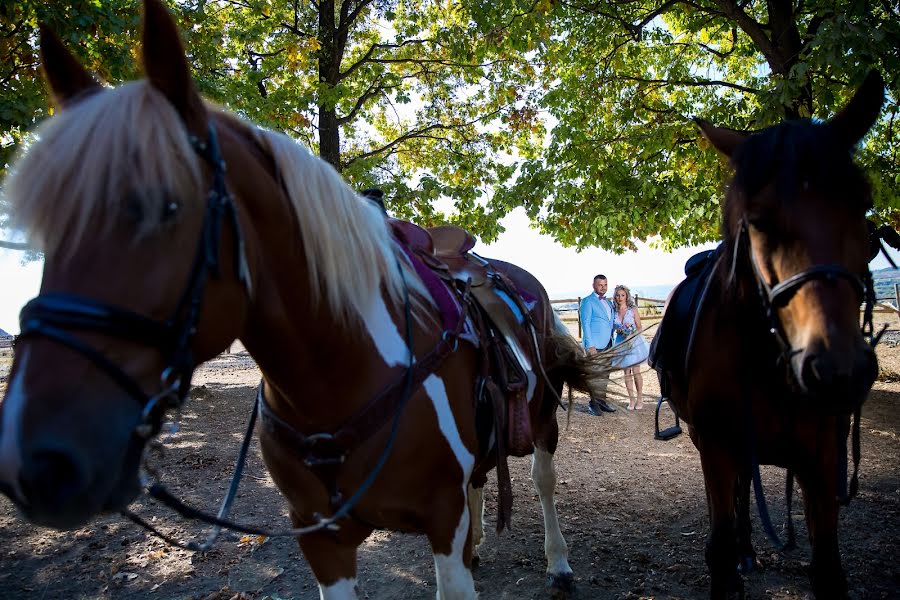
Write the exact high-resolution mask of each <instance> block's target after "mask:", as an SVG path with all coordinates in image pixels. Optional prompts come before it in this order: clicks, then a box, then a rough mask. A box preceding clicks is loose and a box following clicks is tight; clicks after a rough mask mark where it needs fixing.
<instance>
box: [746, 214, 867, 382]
mask: <svg viewBox="0 0 900 600" xmlns="http://www.w3.org/2000/svg"><path fill="white" fill-rule="evenodd" d="M741 256H743V258H744V260H746V262H748V263H749V264H750V267H751V271H752V273H753V280H754V284H755V286H756V290H757V293H758V295H759V299H760V303H761V304H762V308H763V311H764V313H765V318H766V321H767V325H768V328H769V333H771V334H772V336H773V337H774V338H775V341H776V342H777V344H778V348H779V362H780V363H781V364H783V365H785V366H789V365H790V361H791V359H792V358H793V357H794V356H795V355H797V354H799V353H800V352H802V350H799V349H795V348H794V347H793V346H792V345H791V342H790V340H789V339H788V337H787V333H786V332H785V329H784V324H783V323H782V321H781V317H779V316H778V310H779V309H781V308H784V307H785V306H787V304H788V302H790V301H791V298H793V297H794V295H795V294H796V293H797V291H798V290H799V289H800V288H801V287H803V286H804V285H805V284H807V283H809V282H811V281H839V280H844V281H847V282H848V283H850V286H851V287H852V288H853V290H854V291H855V292H856V294H857V298H858V300H859V301H860V303H864V304H865V308H864V310H863V324H862V334H863V337H864V338H866V339H867V340H868V343H869V345H870V346H871V347H873V348H874V347H875V345H876V344H877V343H878V340H879V339H881V332H879V333H878V334H875V333H874V332H873V324H872V312H873V308H874V306H875V283H874V281H873V279H872V273H871V272H870V271H869V270H868V268H867V269H866V272H865V273H864V274H863V275H858V274H856V273H853V272H852V271H850V270H848V269H847V268H845V267H843V266H841V265H837V264H821V265H813V266H811V267H809V268H808V269H804V270H802V271H799V272H797V273H795V274H793V275H791V276H790V277H788V278H787V279H784V280H783V281H779V282H777V283H775V284H770V283H769V282H768V281H766V277H765V275H763V273H762V270H761V269H760V268H759V264H758V263H757V261H756V259H755V258H754V257H753V248H752V246H751V243H750V228H749V225H748V223H747V217H746V216H744V217H742V218H741V221H740V229H739V232H738V236H737V240H736V243H735V245H734V254H733V257H732V270H731V272H732V279H733V277H734V273H735V269H736V268H737V267H736V265H737V262H738V260H739V258H740V257H741ZM882 331H883V330H882Z"/></svg>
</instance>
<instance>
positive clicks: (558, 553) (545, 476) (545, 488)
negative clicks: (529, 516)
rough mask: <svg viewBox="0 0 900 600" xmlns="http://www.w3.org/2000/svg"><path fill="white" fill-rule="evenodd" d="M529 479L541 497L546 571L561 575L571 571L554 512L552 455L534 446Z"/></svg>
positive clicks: (567, 549) (557, 519) (554, 473)
mask: <svg viewBox="0 0 900 600" xmlns="http://www.w3.org/2000/svg"><path fill="white" fill-rule="evenodd" d="M531 479H532V480H533V481H534V487H535V489H536V490H537V493H538V497H539V498H540V499H541V510H542V511H543V512H544V554H546V556H547V573H549V574H551V575H562V574H564V573H571V572H572V567H570V566H569V548H568V547H567V546H566V540H565V538H563V535H562V531H560V529H559V516H558V515H557V514H556V502H555V501H554V499H553V494H554V492H555V490H556V471H555V470H554V468H553V455H552V454H550V453H549V452H547V451H546V450H543V449H541V448H537V447H535V449H534V455H533V456H532V458H531Z"/></svg>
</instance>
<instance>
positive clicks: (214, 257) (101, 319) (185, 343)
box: [19, 123, 470, 551]
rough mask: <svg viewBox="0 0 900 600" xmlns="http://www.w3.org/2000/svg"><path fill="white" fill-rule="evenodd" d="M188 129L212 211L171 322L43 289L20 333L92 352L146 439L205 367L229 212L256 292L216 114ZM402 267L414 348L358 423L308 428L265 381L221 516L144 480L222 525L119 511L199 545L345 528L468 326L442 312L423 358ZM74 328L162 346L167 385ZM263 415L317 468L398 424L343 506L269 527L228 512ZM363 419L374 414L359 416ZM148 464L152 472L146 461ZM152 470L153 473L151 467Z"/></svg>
mask: <svg viewBox="0 0 900 600" xmlns="http://www.w3.org/2000/svg"><path fill="white" fill-rule="evenodd" d="M189 138H190V142H191V145H192V147H193V148H194V150H195V151H196V152H197V153H198V154H199V155H200V156H201V157H202V158H203V159H204V160H205V161H206V162H207V163H208V164H209V166H210V168H211V169H212V173H213V179H212V184H211V186H210V189H209V192H208V194H207V199H206V211H205V214H204V218H203V225H202V231H201V236H200V241H199V244H198V247H197V252H196V254H195V257H194V262H193V266H192V268H191V274H190V277H189V279H188V284H187V286H186V288H185V290H184V292H183V293H182V296H181V299H180V301H179V302H178V305H177V307H176V309H175V311H174V312H173V314H172V316H171V317H170V318H169V319H167V320H165V321H157V320H154V319H151V318H148V317H146V316H144V315H140V314H138V313H135V312H133V311H130V310H127V309H123V308H120V307H117V306H113V305H111V304H108V303H105V302H100V301H98V300H95V299H93V298H88V297H84V296H78V295H74V294H60V293H47V294H40V295H38V296H37V297H35V298H34V299H32V300H31V301H30V302H29V303H28V304H26V305H25V307H24V308H23V309H22V312H21V314H20V317H19V318H20V323H21V334H20V338H21V337H31V338H33V337H38V336H41V337H44V338H48V339H50V340H51V341H54V342H57V343H59V344H61V345H63V346H66V347H67V348H70V349H71V350H73V351H75V352H76V353H78V354H80V355H82V356H84V357H85V358H87V359H88V360H90V361H91V362H92V363H93V364H94V365H95V366H97V367H98V368H100V369H101V370H102V371H103V372H105V373H106V374H107V375H108V376H109V377H110V378H111V379H112V380H113V381H114V382H115V383H116V384H118V385H119V386H120V387H121V388H122V389H123V390H124V391H125V392H126V393H127V394H128V395H129V396H131V397H132V398H133V399H134V400H135V401H136V402H138V404H139V405H140V406H141V409H142V413H141V419H140V421H139V422H138V424H137V425H136V426H135V428H134V430H133V438H134V439H135V440H136V441H139V442H146V441H148V440H149V439H150V438H152V437H153V436H155V435H156V434H157V433H159V432H160V430H161V429H162V426H163V419H164V418H165V415H166V413H167V411H168V410H169V409H179V408H180V407H181V405H182V404H183V403H184V401H185V398H186V397H187V394H188V392H189V390H190V382H191V376H192V374H193V372H194V369H195V368H196V367H197V362H196V360H195V358H194V356H193V353H192V351H191V342H192V340H193V338H194V336H195V335H196V333H197V327H198V324H199V319H200V309H201V304H202V300H203V294H204V291H205V288H206V283H207V282H208V281H209V278H210V276H212V277H219V276H221V269H220V264H219V254H220V243H221V236H222V227H223V221H224V220H225V219H228V221H229V223H230V225H231V227H232V233H233V236H234V249H235V258H234V261H235V268H236V271H237V277H238V279H239V281H241V282H242V283H243V284H244V287H245V290H246V292H247V294H248V296H249V295H251V294H252V286H251V280H250V273H249V269H248V266H247V261H246V256H245V249H244V243H243V235H242V233H241V228H240V223H239V220H238V216H237V209H236V206H235V204H234V201H233V199H232V197H231V196H230V195H229V193H228V191H227V189H226V187H225V163H224V161H223V159H222V156H221V151H220V149H219V144H218V140H217V136H216V131H215V128H214V127H213V125H212V123H210V124H209V128H208V133H207V139H206V140H205V141H201V140H199V139H197V138H196V137H194V136H189ZM397 269H398V270H399V272H400V275H401V277H403V278H404V286H403V289H404V302H403V307H404V313H405V314H404V316H405V323H406V336H405V339H406V345H407V348H408V351H409V360H408V363H407V364H406V365H405V368H404V371H403V373H402V375H400V376H399V377H398V378H396V379H395V380H394V381H393V382H392V383H391V384H389V385H388V386H387V387H386V388H385V389H383V390H382V391H381V393H380V394H378V395H376V396H375V397H374V398H373V399H372V400H371V401H370V403H369V404H368V405H367V406H366V407H365V408H364V409H363V410H362V411H361V412H360V413H358V414H357V415H355V417H354V418H353V419H351V421H350V423H348V424H345V426H344V427H343V428H342V429H341V430H340V431H339V432H338V433H336V434H330V433H320V434H314V435H304V434H302V433H300V432H299V431H297V430H295V429H293V428H292V427H291V426H290V425H289V424H287V423H285V422H282V423H280V424H279V423H278V421H279V419H278V417H277V415H275V414H274V412H273V411H272V409H271V407H269V406H268V404H267V402H266V399H265V394H264V384H263V383H261V384H260V386H259V389H258V392H257V395H256V401H255V403H254V407H253V411H252V413H251V417H250V419H249V420H248V423H247V428H246V432H245V434H244V439H243V442H242V444H241V448H240V451H239V453H238V458H237V462H236V465H235V468H234V473H233V475H232V478H231V484H230V487H229V490H228V493H227V494H226V496H225V498H224V499H223V501H222V505H221V508H220V510H219V511H218V514H217V515H210V514H207V513H205V512H203V511H201V510H198V509H195V508H193V507H190V506H188V505H186V504H185V503H183V502H182V501H181V500H179V499H178V498H176V497H175V496H173V495H172V494H171V493H170V492H169V491H168V490H167V489H166V488H165V487H164V486H162V485H161V484H160V483H158V482H150V484H149V485H147V486H146V489H145V491H146V493H147V494H148V495H149V496H151V497H152V498H155V499H156V500H159V501H160V502H162V503H163V504H166V505H167V506H169V508H172V509H173V510H175V511H176V512H177V513H179V514H181V515H182V516H184V517H186V518H189V519H194V520H198V521H201V522H204V523H208V524H211V525H214V529H213V530H212V532H211V533H210V534H209V536H208V538H207V539H206V541H205V542H203V543H197V542H182V541H179V540H177V539H175V538H173V537H171V536H169V535H167V534H164V533H162V532H161V531H159V530H158V529H157V528H156V527H154V526H153V525H151V524H150V523H148V522H147V521H145V520H144V519H143V518H141V517H140V516H138V515H136V514H135V513H133V512H131V511H129V510H127V509H123V510H120V511H119V512H120V514H121V515H122V516H124V517H126V518H127V519H129V520H131V521H132V522H134V523H136V524H137V525H139V526H141V527H143V528H145V529H147V530H149V531H150V532H151V533H153V534H154V535H156V536H158V537H160V538H162V539H163V540H165V541H166V542H168V543H169V544H172V545H174V546H177V547H180V548H184V549H188V550H197V551H206V550H209V549H210V548H211V547H212V545H213V543H214V542H215V541H216V538H217V537H218V535H219V533H220V532H221V530H222V529H223V528H226V529H231V530H234V531H239V532H244V533H250V534H255V535H264V536H267V537H298V536H302V535H306V534H309V533H314V532H318V531H332V530H335V529H337V527H338V526H337V525H336V523H337V522H338V521H340V520H341V519H343V518H346V517H347V516H348V515H350V514H351V511H352V509H353V508H354V506H355V505H356V504H357V503H358V501H359V500H360V498H361V497H362V496H363V495H364V494H365V493H366V492H367V490H368V489H369V488H370V487H371V485H372V484H373V482H374V480H375V478H376V477H377V476H378V474H379V472H380V471H381V469H382V467H383V466H384V465H385V463H386V461H387V458H388V456H390V454H391V450H392V448H393V445H394V441H395V440H396V438H397V435H398V432H399V424H400V420H401V417H402V415H403V414H404V408H405V406H406V404H407V403H408V401H409V400H410V398H411V397H412V395H413V393H414V392H415V390H416V389H417V388H418V387H419V386H420V385H421V383H422V381H423V380H424V379H425V378H426V377H427V376H428V375H429V374H430V373H432V372H434V371H435V370H437V369H438V368H439V367H440V365H441V364H442V363H443V361H444V359H445V358H446V357H447V356H449V355H450V354H451V353H452V352H454V351H455V350H456V348H457V345H458V341H459V337H460V335H461V333H462V329H463V327H464V325H465V323H466V321H467V313H466V312H465V310H464V309H462V308H461V309H460V310H459V314H458V315H457V318H456V319H455V321H454V320H452V319H450V318H449V317H448V316H447V315H444V321H445V322H444V323H443V324H444V326H445V327H444V331H443V334H442V335H441V338H440V340H439V341H438V342H437V344H435V346H434V347H433V348H432V350H431V351H430V352H429V353H428V354H426V355H425V356H424V357H422V358H420V359H419V360H416V359H415V358H414V356H413V354H412V349H413V347H414V345H413V333H412V332H413V326H412V323H413V319H412V314H411V310H412V304H411V301H410V298H409V287H408V286H407V285H406V283H405V277H404V275H403V269H402V268H401V265H400V261H399V259H397ZM460 293H461V299H460V306H461V307H464V306H466V305H467V304H468V301H469V300H468V299H469V293H470V289H469V284H468V283H467V284H466V285H465V289H464V290H462V291H461V292H460ZM72 330H76V331H90V332H94V333H100V334H102V335H106V336H110V337H115V338H120V339H126V340H128V341H132V342H140V343H143V344H145V345H147V346H150V347H152V348H156V349H157V350H159V351H160V353H161V354H162V355H163V356H164V357H165V360H166V366H165V367H164V368H163V370H162V372H161V373H160V391H159V392H157V393H156V394H154V395H152V396H151V395H148V394H147V393H146V392H145V391H144V390H143V388H142V387H141V385H140V384H139V383H138V382H137V381H136V380H135V379H134V378H133V377H131V376H130V375H128V374H127V373H126V372H125V371H124V370H123V369H122V368H121V367H119V366H118V365H117V364H115V363H114V362H113V361H111V360H110V359H109V358H108V357H107V356H105V355H104V354H103V353H102V352H101V351H99V350H97V349H96V348H94V347H92V346H91V345H89V344H88V343H86V342H84V341H82V340H81V339H80V338H79V337H78V336H76V335H74V334H73V333H71V331H72ZM257 416H262V417H264V420H267V421H268V422H269V426H270V427H272V426H274V427H276V428H280V430H281V432H282V434H284V435H286V436H288V437H290V438H292V440H293V441H295V442H296V445H297V447H298V449H299V450H300V451H303V452H306V453H308V454H310V457H311V458H310V459H309V460H307V461H306V463H307V465H308V466H310V465H311V466H313V467H314V466H316V465H315V463H316V460H317V458H316V451H317V450H318V447H317V446H318V445H319V444H318V442H325V444H323V445H325V446H329V444H330V449H331V450H332V451H335V452H337V454H336V456H337V459H336V460H338V463H339V462H342V461H343V456H344V454H346V452H348V448H347V447H346V446H347V445H349V444H352V443H353V442H354V439H355V436H361V437H363V438H366V437H368V436H369V435H372V433H373V432H374V431H375V430H377V429H380V428H381V427H382V426H384V425H386V424H388V423H389V424H390V431H389V434H388V439H387V441H386V442H385V444H384V447H383V449H382V451H381V453H380V455H379V457H378V459H377V461H376V463H375V464H374V465H373V466H372V467H371V468H370V470H369V473H368V475H367V476H366V478H365V480H364V481H363V482H362V484H361V485H360V486H359V488H358V489H357V490H356V491H355V492H354V493H353V495H352V496H351V497H350V498H348V499H347V500H344V501H343V502H340V505H339V506H335V507H333V508H334V512H333V514H332V515H330V516H329V517H327V518H326V517H324V516H322V515H319V514H317V515H315V522H314V523H313V524H311V525H309V526H306V527H298V528H291V529H287V530H279V531H271V530H267V529H262V528H259V527H255V526H247V525H242V524H239V523H234V522H232V521H229V520H227V517H228V513H229V511H230V508H231V504H232V502H233V500H234V498H235V496H236V493H237V489H238V484H239V481H240V478H241V474H242V472H243V467H244V464H245V460H246V456H247V453H248V450H249V445H250V440H251V438H252V435H253V431H254V427H255V423H256V418H257ZM360 421H366V422H365V423H363V424H360ZM342 434H346V435H345V436H344V437H346V438H348V439H349V441H348V440H347V439H344V437H341V435H342ZM342 453H343V454H342ZM328 460H330V459H326V461H325V462H328ZM311 461H312V462H311ZM144 467H145V468H146V469H148V471H151V470H150V468H149V467H147V465H146V464H145V465H144ZM153 474H154V473H152V472H151V475H153ZM338 499H339V498H338Z"/></svg>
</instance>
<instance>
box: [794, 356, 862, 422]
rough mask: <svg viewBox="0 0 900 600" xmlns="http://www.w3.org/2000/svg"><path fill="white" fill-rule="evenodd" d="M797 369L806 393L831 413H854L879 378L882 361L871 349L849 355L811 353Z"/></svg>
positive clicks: (797, 363)
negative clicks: (879, 360) (879, 367)
mask: <svg viewBox="0 0 900 600" xmlns="http://www.w3.org/2000/svg"><path fill="white" fill-rule="evenodd" d="M793 367H794V372H795V374H796V375H797V381H798V383H799V384H800V387H801V389H802V391H803V393H804V394H806V395H807V396H809V397H810V398H811V399H812V400H814V401H815V402H816V403H817V404H819V405H820V406H821V408H823V409H825V410H827V411H828V412H831V411H836V412H841V413H843V412H852V411H853V410H854V409H855V407H857V406H859V405H860V404H861V403H862V402H863V400H865V397H866V395H867V394H868V393H869V390H870V389H871V388H872V384H873V383H874V382H875V378H876V377H877V376H878V360H877V359H876V357H875V352H874V351H873V350H872V349H871V348H869V347H868V346H862V347H860V348H858V349H857V351H856V352H852V353H848V354H840V353H837V352H833V351H832V352H829V351H819V352H815V351H811V350H810V349H807V350H806V351H804V352H802V353H800V354H799V356H797V357H796V358H795V360H794V361H793Z"/></svg>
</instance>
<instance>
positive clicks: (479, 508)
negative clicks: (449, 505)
mask: <svg viewBox="0 0 900 600" xmlns="http://www.w3.org/2000/svg"><path fill="white" fill-rule="evenodd" d="M469 518H470V519H471V520H472V568H473V569H474V568H475V567H477V566H478V563H479V562H480V560H481V558H480V557H479V556H478V546H480V545H481V541H482V540H483V539H484V488H483V487H474V486H473V485H472V484H471V483H470V484H469Z"/></svg>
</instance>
